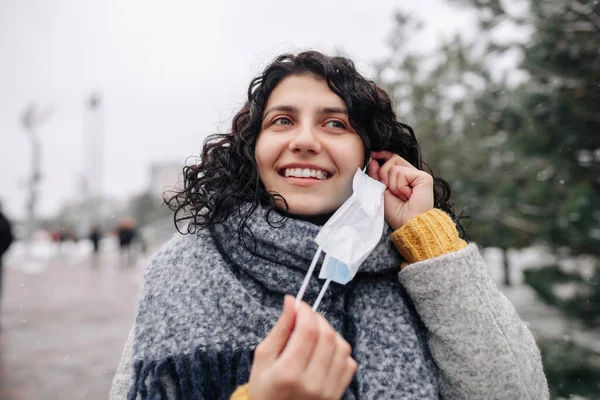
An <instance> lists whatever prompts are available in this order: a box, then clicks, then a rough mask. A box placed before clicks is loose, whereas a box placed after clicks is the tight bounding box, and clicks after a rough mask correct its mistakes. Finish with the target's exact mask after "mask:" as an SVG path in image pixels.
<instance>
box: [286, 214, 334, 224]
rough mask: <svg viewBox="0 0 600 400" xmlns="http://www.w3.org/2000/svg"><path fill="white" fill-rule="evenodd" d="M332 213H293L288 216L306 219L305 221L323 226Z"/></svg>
mask: <svg viewBox="0 0 600 400" xmlns="http://www.w3.org/2000/svg"><path fill="white" fill-rule="evenodd" d="M332 215H333V213H329V214H318V215H293V214H290V217H291V218H294V219H300V220H302V221H307V222H310V223H312V224H315V225H318V226H323V225H325V223H326V222H327V221H329V218H331V216H332Z"/></svg>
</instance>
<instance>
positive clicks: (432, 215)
mask: <svg viewBox="0 0 600 400" xmlns="http://www.w3.org/2000/svg"><path fill="white" fill-rule="evenodd" d="M392 242H394V245H395V246H396V249H397V250H398V252H399V253H400V255H402V257H404V259H405V260H406V261H407V262H408V264H412V263H415V262H418V261H423V260H427V259H429V258H434V257H438V256H441V255H443V254H447V253H451V252H453V251H457V250H460V249H463V248H464V247H466V246H467V243H466V242H465V241H464V240H462V239H461V238H460V237H459V236H458V231H457V230H456V225H455V224H454V221H452V219H451V218H450V216H449V215H448V214H446V213H445V212H443V211H441V210H438V209H436V208H433V209H431V210H429V211H427V212H425V213H423V214H420V215H417V216H416V217H414V218H412V219H411V220H409V221H408V222H407V223H405V224H404V225H403V226H402V227H401V228H400V229H397V230H396V231H395V232H394V233H392ZM408 264H404V263H403V265H402V266H401V268H404V267H406V266H407V265H408Z"/></svg>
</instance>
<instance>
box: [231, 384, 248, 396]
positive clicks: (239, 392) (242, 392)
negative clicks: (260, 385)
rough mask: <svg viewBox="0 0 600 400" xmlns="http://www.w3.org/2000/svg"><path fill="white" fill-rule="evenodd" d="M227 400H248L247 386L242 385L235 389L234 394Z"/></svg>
mask: <svg viewBox="0 0 600 400" xmlns="http://www.w3.org/2000/svg"><path fill="white" fill-rule="evenodd" d="M229 400H250V393H248V384H247V383H246V384H245V385H242V386H240V387H238V388H237V389H235V392H233V394H232V395H231V397H230V398H229Z"/></svg>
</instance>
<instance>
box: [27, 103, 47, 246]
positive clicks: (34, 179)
mask: <svg viewBox="0 0 600 400" xmlns="http://www.w3.org/2000/svg"><path fill="white" fill-rule="evenodd" d="M53 112H54V111H53V109H52V108H51V107H48V108H46V109H45V110H44V111H43V112H39V111H38V109H37V106H36V105H35V103H32V104H30V105H29V106H27V107H26V108H25V110H24V111H23V113H22V114H21V124H22V125H23V127H24V128H25V132H26V133H27V135H28V136H29V139H30V140H31V175H30V177H29V179H28V180H27V187H28V191H29V196H28V199H27V205H26V207H25V210H26V213H27V223H26V234H25V245H26V248H27V253H28V254H30V255H31V241H32V240H33V234H34V232H35V229H36V226H37V200H38V188H39V183H40V181H41V179H42V173H41V165H42V141H41V140H40V137H39V135H38V131H39V128H40V127H41V125H42V124H43V123H44V122H45V121H46V120H47V119H48V118H49V117H50V115H52V113H53Z"/></svg>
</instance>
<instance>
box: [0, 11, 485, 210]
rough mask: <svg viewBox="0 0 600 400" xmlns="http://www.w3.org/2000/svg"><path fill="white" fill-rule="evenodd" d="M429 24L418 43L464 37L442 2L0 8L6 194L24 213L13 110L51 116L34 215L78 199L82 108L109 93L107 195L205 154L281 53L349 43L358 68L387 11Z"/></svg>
mask: <svg viewBox="0 0 600 400" xmlns="http://www.w3.org/2000/svg"><path fill="white" fill-rule="evenodd" d="M398 8H401V9H403V10H406V11H409V12H412V13H415V14H416V15H418V16H419V17H420V18H422V19H423V20H424V22H425V23H426V24H427V25H426V26H427V27H428V30H427V31H426V33H425V34H423V35H421V36H420V37H419V38H418V42H419V43H418V44H419V46H422V47H424V48H427V47H432V46H433V44H434V43H435V42H436V40H438V39H439V38H440V37H441V36H443V35H449V34H452V33H453V32H455V31H457V30H465V29H466V30H467V31H468V30H469V26H473V19H472V16H471V15H470V14H468V13H467V12H465V11H457V10H456V9H455V8H453V7H450V6H448V5H446V3H445V2H444V1H443V0H420V1H418V2H413V1H408V0H406V1H400V0H396V1H392V0H377V1H364V0H318V1H315V0H303V1H297V2H282V1H266V0H259V1H257V0H255V1H242V0H237V1H223V2H218V1H213V2H207V1H199V0H198V1H191V0H190V1H179V0H174V1H169V2H165V1H161V2H158V1H147V0H146V1H141V0H135V1H131V0H130V1H123V0H103V1H82V0H0V199H2V202H3V204H4V209H5V211H6V212H7V214H9V215H10V216H12V217H13V218H21V217H23V216H24V210H25V200H26V196H27V191H26V185H25V180H26V179H27V177H28V175H29V173H30V163H31V158H30V157H31V150H30V143H29V139H28V137H27V135H26V134H25V131H24V129H23V127H22V126H21V124H20V120H19V115H20V113H21V112H22V110H23V109H24V108H25V106H26V105H27V104H28V103H30V102H31V101H34V100H35V101H36V102H37V103H38V104H39V105H40V107H41V108H43V107H44V106H47V105H52V106H53V107H54V110H55V111H54V114H53V115H52V116H51V118H50V119H49V120H48V121H47V122H46V123H45V124H44V126H43V127H42V129H41V130H40V137H41V138H42V141H43V154H42V171H43V181H42V184H41V186H40V196H41V199H40V202H39V208H38V209H39V211H40V213H41V214H43V215H51V214H52V213H54V212H56V211H57V210H58V209H59V207H60V205H61V204H62V203H63V202H64V201H69V200H74V199H77V198H81V193H80V189H79V186H78V182H80V177H81V176H82V172H83V162H84V155H83V141H82V140H83V139H82V138H83V132H84V129H85V126H86V124H88V125H89V124H90V120H89V118H88V119H86V118H85V114H84V100H85V99H86V97H87V96H89V94H90V93H91V92H92V91H93V90H98V91H100V92H101V93H102V95H103V100H104V103H103V107H104V116H105V118H104V131H105V157H106V158H105V162H106V166H105V172H104V175H105V177H104V187H105V191H106V193H107V194H109V195H111V196H114V197H117V198H125V197H126V196H129V195H131V194H134V193H137V192H140V191H142V190H143V189H145V188H146V187H147V186H148V183H149V165H150V164H151V163H153V162H171V161H175V162H180V163H181V164H182V165H183V163H184V161H185V158H186V157H187V156H190V155H195V154H198V153H199V152H200V148H201V145H202V141H203V140H204V138H205V137H206V135H207V134H210V133H214V132H216V131H217V130H223V129H225V128H226V127H227V126H228V125H229V121H230V120H231V117H232V116H233V114H234V113H235V111H236V110H237V109H238V108H239V107H240V106H241V104H242V102H243V100H244V96H245V92H246V90H247V86H248V84H249V82H250V79H251V78H252V77H253V76H255V75H256V74H257V73H259V72H260V71H261V70H262V68H263V67H264V66H265V65H266V64H267V63H268V62H269V61H270V60H271V59H272V58H273V57H274V56H275V55H277V54H279V53H281V52H284V51H297V50H300V49H305V48H315V49H319V50H323V51H330V52H331V51H332V49H334V48H341V49H343V50H344V52H345V53H346V54H347V55H349V56H350V57H352V58H353V59H354V60H355V62H356V63H357V65H358V66H359V69H360V70H361V72H363V73H365V74H367V75H368V74H369V73H370V68H369V65H370V63H371V62H373V61H376V60H378V59H381V58H383V57H385V56H386V55H387V54H388V48H387V46H386V40H387V38H388V37H389V35H390V33H391V31H392V27H393V11H394V10H395V9H398Z"/></svg>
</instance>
